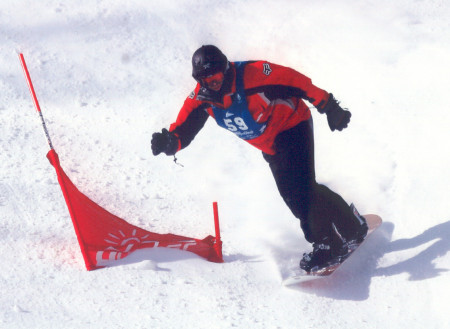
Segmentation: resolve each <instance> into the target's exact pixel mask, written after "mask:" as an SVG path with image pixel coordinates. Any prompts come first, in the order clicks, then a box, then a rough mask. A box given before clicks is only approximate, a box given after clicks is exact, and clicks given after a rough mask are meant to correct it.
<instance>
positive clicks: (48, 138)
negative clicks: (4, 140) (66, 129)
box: [19, 54, 53, 150]
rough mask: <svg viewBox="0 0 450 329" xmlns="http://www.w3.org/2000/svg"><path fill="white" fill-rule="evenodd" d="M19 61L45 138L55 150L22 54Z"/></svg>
mask: <svg viewBox="0 0 450 329" xmlns="http://www.w3.org/2000/svg"><path fill="white" fill-rule="evenodd" d="M19 60H20V63H21V64H22V68H23V73H24V74H25V78H26V80H27V83H28V88H30V93H31V98H32V99H33V103H34V107H35V108H36V111H37V112H38V113H39V117H40V118H41V124H42V128H44V133H45V137H47V143H48V146H50V149H51V150H53V145H52V141H51V139H50V135H49V133H48V130H47V126H46V124H45V120H44V116H43V115H42V112H41V107H40V106H39V102H38V99H37V97H36V93H35V91H34V87H33V83H32V82H31V77H30V73H29V72H28V68H27V64H26V63H25V58H24V57H23V55H22V54H19Z"/></svg>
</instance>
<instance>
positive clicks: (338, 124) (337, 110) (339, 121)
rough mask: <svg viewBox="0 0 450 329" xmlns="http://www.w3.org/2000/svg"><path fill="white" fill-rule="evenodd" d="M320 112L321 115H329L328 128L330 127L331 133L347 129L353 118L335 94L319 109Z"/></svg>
mask: <svg viewBox="0 0 450 329" xmlns="http://www.w3.org/2000/svg"><path fill="white" fill-rule="evenodd" d="M318 110H319V112H320V113H322V114H323V113H325V114H326V115H327V120H328V126H330V129H331V131H335V130H336V129H337V130H339V131H342V129H344V128H347V126H348V123H349V122H350V117H351V116H352V114H351V113H350V111H347V110H344V109H342V107H341V106H340V105H339V103H338V102H337V101H336V99H335V98H334V96H333V94H330V96H329V98H328V102H327V103H326V104H325V105H324V106H323V107H319V108H318Z"/></svg>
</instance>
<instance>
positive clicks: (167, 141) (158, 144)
mask: <svg viewBox="0 0 450 329" xmlns="http://www.w3.org/2000/svg"><path fill="white" fill-rule="evenodd" d="M177 150H178V138H177V136H176V135H175V134H174V133H171V132H169V131H168V130H167V129H166V128H163V130H162V132H160V133H154V134H153V135H152V152H153V155H158V154H160V153H165V154H167V155H174V154H175V153H176V152H177Z"/></svg>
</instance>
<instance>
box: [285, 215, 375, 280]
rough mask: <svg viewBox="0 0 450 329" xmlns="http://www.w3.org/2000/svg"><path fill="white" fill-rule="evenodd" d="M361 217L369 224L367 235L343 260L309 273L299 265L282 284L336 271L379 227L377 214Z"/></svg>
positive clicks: (327, 274)
mask: <svg viewBox="0 0 450 329" xmlns="http://www.w3.org/2000/svg"><path fill="white" fill-rule="evenodd" d="M363 217H364V218H365V219H366V221H367V225H368V226H369V231H368V232H367V236H366V238H365V239H364V241H363V242H362V243H360V244H359V245H357V246H356V247H355V248H354V249H353V250H351V252H350V254H349V255H348V256H347V257H346V258H345V259H344V260H343V261H341V262H340V263H339V262H338V263H336V264H332V265H329V266H327V267H324V268H322V269H319V270H317V271H314V272H309V273H308V272H306V271H304V270H302V269H300V267H298V268H297V269H296V270H295V271H294V273H293V274H292V275H290V276H288V277H287V278H286V279H284V280H283V285H285V286H290V285H294V284H297V283H303V282H309V281H313V280H319V279H323V278H326V277H329V276H330V275H332V274H333V273H334V271H336V270H337V269H338V268H339V267H340V266H342V264H344V263H345V261H346V260H347V259H349V258H350V257H352V256H353V253H354V252H355V251H356V250H357V249H359V248H361V246H364V243H365V242H366V241H367V239H369V238H370V235H371V234H372V233H373V232H374V231H375V230H376V229H377V228H378V227H380V225H381V223H382V220H381V217H380V216H378V215H363Z"/></svg>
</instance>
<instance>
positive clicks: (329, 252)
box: [300, 237, 349, 273]
mask: <svg viewBox="0 0 450 329" xmlns="http://www.w3.org/2000/svg"><path fill="white" fill-rule="evenodd" d="M348 253H349V252H348V247H347V246H346V245H345V244H344V243H342V244H339V245H336V244H334V245H333V246H332V244H331V243H330V238H328V237H327V238H324V239H323V240H322V241H321V242H320V243H313V251H312V252H310V253H304V254H303V258H302V259H301V260H300V268H301V269H302V270H305V271H306V272H308V273H309V272H311V271H317V270H320V269H322V268H324V267H327V266H330V265H333V264H336V263H341V262H342V261H343V260H344V259H345V258H346V256H347V255H348Z"/></svg>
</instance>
